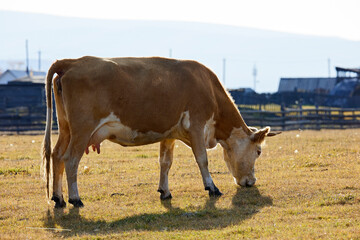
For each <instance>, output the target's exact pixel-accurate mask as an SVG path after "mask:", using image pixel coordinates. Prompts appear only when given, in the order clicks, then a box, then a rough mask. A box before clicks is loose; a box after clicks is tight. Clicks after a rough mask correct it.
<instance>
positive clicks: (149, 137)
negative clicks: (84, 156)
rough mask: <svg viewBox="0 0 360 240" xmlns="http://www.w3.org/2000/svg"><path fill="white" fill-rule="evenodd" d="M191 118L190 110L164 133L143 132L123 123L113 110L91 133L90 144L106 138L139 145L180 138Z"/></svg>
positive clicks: (122, 143)
mask: <svg viewBox="0 0 360 240" xmlns="http://www.w3.org/2000/svg"><path fill="white" fill-rule="evenodd" d="M189 119H190V116H189V112H188V111H186V112H184V113H183V114H181V116H180V119H179V121H178V122H177V124H175V125H174V126H173V127H172V128H170V129H169V130H167V131H165V132H164V133H158V132H154V131H148V132H146V133H142V132H139V131H138V130H133V129H131V128H130V127H128V126H126V125H124V124H122V123H121V120H120V119H119V118H118V117H117V116H115V114H114V113H113V112H112V113H110V115H109V116H107V117H106V118H102V119H101V120H100V122H99V124H98V126H97V127H96V128H95V130H94V131H93V132H92V133H91V137H90V141H89V143H88V146H90V145H92V144H99V143H101V142H102V141H104V140H105V139H109V140H110V141H112V142H115V143H118V144H121V145H123V146H138V145H144V144H150V143H155V142H159V141H161V140H163V139H165V138H178V137H181V136H182V134H180V133H181V132H182V131H181V129H182V128H184V129H186V127H187V128H189V127H190V121H189ZM180 139H181V138H180Z"/></svg>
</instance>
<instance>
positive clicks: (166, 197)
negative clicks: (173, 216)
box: [158, 189, 172, 201]
mask: <svg viewBox="0 0 360 240" xmlns="http://www.w3.org/2000/svg"><path fill="white" fill-rule="evenodd" d="M158 192H159V193H160V199H161V200H162V201H164V200H168V199H172V196H171V193H170V194H169V195H168V196H165V192H164V190H161V189H159V190H158Z"/></svg>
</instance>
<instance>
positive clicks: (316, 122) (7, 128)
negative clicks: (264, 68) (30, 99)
mask: <svg viewBox="0 0 360 240" xmlns="http://www.w3.org/2000/svg"><path fill="white" fill-rule="evenodd" d="M240 112H241V115H242V116H243V118H244V119H245V121H246V123H247V124H248V125H249V126H255V127H265V126H270V127H271V128H272V129H273V130H281V131H286V130H295V129H316V130H319V129H346V128H360V108H358V109H330V108H323V109H322V108H319V109H285V110H283V111H264V110H240ZM53 118H54V127H53V129H55V130H56V129H57V126H56V116H55V113H54V117H53ZM45 119H46V108H45V106H43V107H21V108H15V109H10V110H9V109H8V110H7V111H6V113H4V112H3V113H0V132H3V133H4V132H7V133H17V134H21V133H30V132H34V133H42V132H43V131H44V129H45Z"/></svg>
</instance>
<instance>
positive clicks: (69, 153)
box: [64, 136, 88, 207]
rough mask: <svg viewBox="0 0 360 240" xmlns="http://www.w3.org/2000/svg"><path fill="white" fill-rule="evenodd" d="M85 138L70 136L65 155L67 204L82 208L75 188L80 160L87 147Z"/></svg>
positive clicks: (76, 187)
mask: <svg viewBox="0 0 360 240" xmlns="http://www.w3.org/2000/svg"><path fill="white" fill-rule="evenodd" d="M87 139H88V138H86V137H74V136H71V140H70V144H69V147H68V148H67V150H66V153H65V157H64V159H65V171H66V178H67V184H68V191H69V203H71V204H73V205H74V207H83V206H84V204H83V203H82V201H81V199H80V196H79V190H78V186H77V173H78V167H79V163H80V159H81V157H82V155H83V154H84V151H85V148H86V146H87Z"/></svg>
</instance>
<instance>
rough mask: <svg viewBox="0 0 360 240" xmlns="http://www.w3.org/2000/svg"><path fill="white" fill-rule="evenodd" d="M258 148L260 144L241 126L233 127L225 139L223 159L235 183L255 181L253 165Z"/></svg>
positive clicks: (251, 182)
mask: <svg viewBox="0 0 360 240" xmlns="http://www.w3.org/2000/svg"><path fill="white" fill-rule="evenodd" d="M260 149H261V147H260V145H259V144H256V143H253V142H252V141H251V140H250V137H249V136H248V135H247V134H246V133H245V131H244V130H243V129H242V128H239V129H233V131H232V133H231V135H230V137H229V138H228V139H227V140H226V145H225V147H224V159H225V161H226V164H227V166H228V168H229V170H230V172H231V173H232V175H233V177H234V178H235V179H234V180H235V182H236V183H237V184H240V185H242V186H243V185H244V186H245V185H253V184H254V183H255V181H256V178H255V176H254V165H255V160H256V158H257V157H259V154H258V152H259V150H260Z"/></svg>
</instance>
